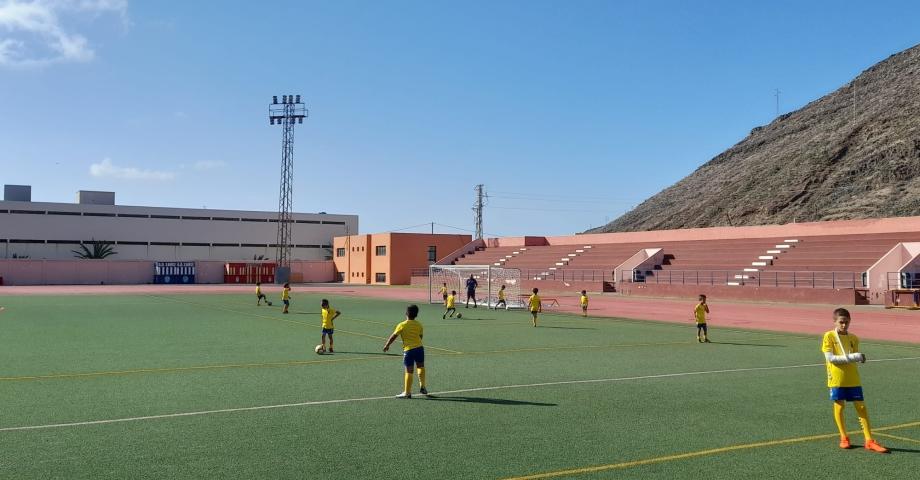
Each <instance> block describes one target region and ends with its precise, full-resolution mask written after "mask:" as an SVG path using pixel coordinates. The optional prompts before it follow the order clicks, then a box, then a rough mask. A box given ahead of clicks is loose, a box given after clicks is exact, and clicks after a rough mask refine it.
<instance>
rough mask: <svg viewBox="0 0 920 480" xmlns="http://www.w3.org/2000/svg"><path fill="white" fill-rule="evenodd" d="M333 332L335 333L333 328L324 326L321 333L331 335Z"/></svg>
mask: <svg viewBox="0 0 920 480" xmlns="http://www.w3.org/2000/svg"><path fill="white" fill-rule="evenodd" d="M333 333H335V329H334V328H324V329H323V335H332V334H333Z"/></svg>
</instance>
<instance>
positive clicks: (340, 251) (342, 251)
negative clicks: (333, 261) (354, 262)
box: [335, 248, 345, 257]
mask: <svg viewBox="0 0 920 480" xmlns="http://www.w3.org/2000/svg"><path fill="white" fill-rule="evenodd" d="M335 256H336V257H344V256H345V249H344V248H336V249H335Z"/></svg>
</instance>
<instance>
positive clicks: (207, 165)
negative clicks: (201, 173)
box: [195, 160, 227, 170]
mask: <svg viewBox="0 0 920 480" xmlns="http://www.w3.org/2000/svg"><path fill="white" fill-rule="evenodd" d="M226 166H227V162H223V161H220V160H202V161H200V162H195V170H214V169H218V168H224V167H226Z"/></svg>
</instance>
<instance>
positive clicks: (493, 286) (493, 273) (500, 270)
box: [428, 265, 524, 308]
mask: <svg viewBox="0 0 920 480" xmlns="http://www.w3.org/2000/svg"><path fill="white" fill-rule="evenodd" d="M470 275H472V276H473V278H474V279H476V282H477V283H478V284H479V285H478V287H477V288H476V300H477V301H478V303H479V304H482V305H486V306H489V307H494V306H495V304H496V303H498V291H499V289H501V287H502V285H504V286H505V302H506V304H507V306H508V308H523V307H524V301H523V300H522V299H521V271H520V270H519V269H517V268H504V267H493V266H491V265H431V266H429V267H428V301H429V303H444V298H443V297H442V296H441V293H440V291H441V287H442V286H444V284H447V293H448V294H450V292H451V291H456V292H457V299H456V300H457V303H466V281H467V279H469V278H470Z"/></svg>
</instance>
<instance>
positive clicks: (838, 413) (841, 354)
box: [821, 308, 888, 453]
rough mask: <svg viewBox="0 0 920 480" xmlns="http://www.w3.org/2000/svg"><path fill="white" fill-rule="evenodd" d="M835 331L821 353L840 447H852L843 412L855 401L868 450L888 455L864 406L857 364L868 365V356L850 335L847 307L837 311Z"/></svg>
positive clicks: (854, 336)
mask: <svg viewBox="0 0 920 480" xmlns="http://www.w3.org/2000/svg"><path fill="white" fill-rule="evenodd" d="M834 326H835V328H834V329H833V330H831V331H829V332H826V333H825V334H824V338H823V340H822V341H821V351H822V352H824V360H825V364H826V365H827V386H828V388H830V389H831V391H830V397H831V400H833V402H834V422H835V423H837V430H839V431H840V448H844V449H848V448H850V438H849V437H847V431H846V426H845V424H844V422H843V410H844V407H845V406H846V402H853V405H854V406H855V407H856V415H858V416H859V423H860V425H861V426H862V431H863V436H865V438H866V443H865V445H864V446H865V449H866V450H869V451H872V452H878V453H888V449H887V448H885V447H883V446H881V445H879V444H878V442H876V441H875V439H873V438H872V427H871V426H870V425H869V412H868V411H867V410H866V405H865V403H863V391H862V386H861V385H860V383H861V382H860V380H859V370H857V368H856V364H857V363H866V355H865V354H864V353H860V352H859V338H857V337H856V335H853V334H851V333H849V328H850V312H849V311H847V309H845V308H838V309H836V310H834Z"/></svg>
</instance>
